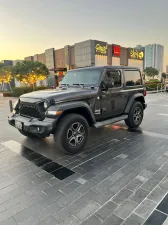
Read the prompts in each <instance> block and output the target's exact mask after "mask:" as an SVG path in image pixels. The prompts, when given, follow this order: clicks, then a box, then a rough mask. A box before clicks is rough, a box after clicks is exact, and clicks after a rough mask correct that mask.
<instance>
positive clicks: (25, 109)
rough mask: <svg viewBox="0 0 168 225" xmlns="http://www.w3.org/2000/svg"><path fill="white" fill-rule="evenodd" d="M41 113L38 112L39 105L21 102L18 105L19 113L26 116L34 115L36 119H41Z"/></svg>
mask: <svg viewBox="0 0 168 225" xmlns="http://www.w3.org/2000/svg"><path fill="white" fill-rule="evenodd" d="M42 114H43V113H42V112H40V110H39V107H38V106H36V105H35V104H31V105H30V104H25V103H24V104H21V106H20V115H22V116H26V117H34V118H38V119H42V117H43V115H42Z"/></svg>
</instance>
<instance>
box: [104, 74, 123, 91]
mask: <svg viewBox="0 0 168 225" xmlns="http://www.w3.org/2000/svg"><path fill="white" fill-rule="evenodd" d="M105 81H106V82H111V81H112V83H113V84H114V86H113V87H121V71H119V70H108V71H107V73H106V77H105Z"/></svg>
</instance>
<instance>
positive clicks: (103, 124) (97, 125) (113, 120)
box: [94, 115, 128, 128]
mask: <svg viewBox="0 0 168 225" xmlns="http://www.w3.org/2000/svg"><path fill="white" fill-rule="evenodd" d="M127 118H128V116H127V115H123V116H119V117H115V118H113V119H108V120H104V121H101V122H97V123H95V124H94V127H95V128H99V127H104V126H106V125H109V124H112V123H116V122H119V121H121V120H125V119H127Z"/></svg>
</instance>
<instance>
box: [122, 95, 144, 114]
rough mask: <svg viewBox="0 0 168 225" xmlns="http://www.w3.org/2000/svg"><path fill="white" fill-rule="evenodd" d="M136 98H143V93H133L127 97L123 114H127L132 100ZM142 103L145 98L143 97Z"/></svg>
mask: <svg viewBox="0 0 168 225" xmlns="http://www.w3.org/2000/svg"><path fill="white" fill-rule="evenodd" d="M137 98H143V99H144V95H143V94H141V93H137V94H133V95H132V96H131V97H130V99H129V101H128V103H127V106H126V108H125V110H124V113H125V114H128V113H129V111H130V108H131V106H132V104H133V102H134V101H135V99H137ZM143 104H145V99H144V102H143Z"/></svg>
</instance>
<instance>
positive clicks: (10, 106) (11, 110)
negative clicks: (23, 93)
mask: <svg viewBox="0 0 168 225" xmlns="http://www.w3.org/2000/svg"><path fill="white" fill-rule="evenodd" d="M9 108H10V112H13V104H12V100H9Z"/></svg>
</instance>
